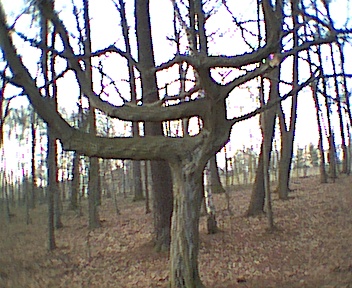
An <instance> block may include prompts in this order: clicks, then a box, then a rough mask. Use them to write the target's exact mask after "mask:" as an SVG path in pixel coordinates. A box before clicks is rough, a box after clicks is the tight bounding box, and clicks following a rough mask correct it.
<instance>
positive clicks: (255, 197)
mask: <svg viewBox="0 0 352 288" xmlns="http://www.w3.org/2000/svg"><path fill="white" fill-rule="evenodd" d="M258 3H259V2H258ZM259 9H260V5H259V4H258V14H259ZM262 9H263V13H264V19H265V22H266V23H267V24H266V25H265V33H266V35H267V38H268V39H275V40H273V41H275V46H274V47H273V50H272V52H273V53H279V52H280V51H281V49H282V47H281V46H282V45H281V39H280V38H278V37H277V36H276V35H280V33H281V29H282V28H281V27H282V26H281V25H282V23H283V3H282V1H276V3H275V6H274V7H272V6H271V4H270V3H269V2H266V1H265V2H263V4H262ZM269 19H271V20H269ZM258 23H259V21H258ZM258 25H259V24H258ZM258 37H260V28H258ZM272 55H274V54H272ZM268 59H269V58H268ZM278 64H280V62H279V63H278ZM272 68H273V69H272V71H270V72H269V73H267V74H266V76H267V78H268V79H269V82H270V91H269V96H268V102H267V103H268V105H270V106H272V107H271V108H270V109H269V110H268V111H266V112H265V121H264V122H263V123H261V127H262V134H263V141H262V144H261V148H260V154H259V160H258V168H257V173H256V177H255V180H254V185H253V188H252V195H251V202H250V204H249V207H248V210H247V213H246V214H247V216H256V215H259V214H261V213H263V212H264V204H265V181H267V180H265V169H266V167H269V164H270V158H271V150H272V143H273V138H274V132H275V130H274V128H275V121H276V114H277V109H276V106H277V104H276V105H272V103H274V104H275V103H278V102H279V99H280V98H279V97H280V92H279V91H280V90H279V84H280V79H279V78H280V65H275V67H272ZM259 85H260V88H259V89H260V93H259V94H263V93H264V92H263V91H262V90H263V89H264V87H263V86H264V82H263V79H262V80H261V81H260V84H259ZM264 104H265V103H264V96H263V98H262V101H261V105H262V106H263V105H264ZM264 133H265V135H264Z"/></svg>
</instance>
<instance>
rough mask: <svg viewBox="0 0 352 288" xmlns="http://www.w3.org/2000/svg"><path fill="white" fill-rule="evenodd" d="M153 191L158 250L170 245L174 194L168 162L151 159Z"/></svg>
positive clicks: (156, 245)
mask: <svg viewBox="0 0 352 288" xmlns="http://www.w3.org/2000/svg"><path fill="white" fill-rule="evenodd" d="M150 166H151V178H152V187H153V189H152V191H153V218H154V243H155V250H156V251H167V250H168V249H169V247H170V238H171V236H170V229H171V216H172V207H173V206H172V205H173V195H172V186H171V173H170V168H169V165H168V163H167V162H165V161H151V162H150Z"/></svg>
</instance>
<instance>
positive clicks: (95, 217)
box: [88, 157, 100, 229]
mask: <svg viewBox="0 0 352 288" xmlns="http://www.w3.org/2000/svg"><path fill="white" fill-rule="evenodd" d="M89 161H90V164H89V180H88V191H89V192H88V218H89V220H88V222H89V229H94V228H98V227H100V219H99V213H98V206H99V199H98V195H97V194H98V193H99V185H98V177H99V162H98V161H99V159H98V158H97V157H91V158H89Z"/></svg>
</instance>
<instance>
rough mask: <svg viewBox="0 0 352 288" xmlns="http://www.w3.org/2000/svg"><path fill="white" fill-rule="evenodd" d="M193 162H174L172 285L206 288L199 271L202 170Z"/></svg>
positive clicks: (171, 251)
mask: <svg viewBox="0 0 352 288" xmlns="http://www.w3.org/2000/svg"><path fill="white" fill-rule="evenodd" d="M191 164H193V163H191V162H188V163H170V167H171V174H172V181H173V191H174V208H173V210H174V212H173V216H172V224H171V247H170V261H171V263H170V264H171V267H170V287H171V288H176V287H177V288H181V287H184V288H186V287H187V288H198V287H204V286H203V284H202V282H201V280H200V277H199V271H198V251H199V228H198V227H199V216H200V207H201V202H202V169H197V168H195V166H194V165H191Z"/></svg>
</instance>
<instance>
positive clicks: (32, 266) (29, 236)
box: [0, 176, 352, 288]
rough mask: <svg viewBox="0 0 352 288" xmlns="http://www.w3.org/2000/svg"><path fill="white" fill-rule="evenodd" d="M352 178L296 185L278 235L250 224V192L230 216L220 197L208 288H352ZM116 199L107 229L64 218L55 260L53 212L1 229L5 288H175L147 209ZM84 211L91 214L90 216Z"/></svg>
mask: <svg viewBox="0 0 352 288" xmlns="http://www.w3.org/2000/svg"><path fill="white" fill-rule="evenodd" d="M351 184H352V177H351V176H340V177H339V179H337V181H336V183H329V184H319V179H318V177H309V178H295V179H293V181H292V183H291V188H292V189H294V190H293V192H292V193H291V194H290V196H291V197H292V198H291V199H290V200H288V201H279V200H277V195H275V194H274V195H273V211H274V217H275V225H276V227H277V231H275V232H274V233H268V232H267V231H266V226H267V222H266V218H265V217H261V218H246V217H244V216H243V215H244V214H245V211H246V208H247V207H248V203H249V199H250V189H249V188H250V187H247V188H246V187H232V188H230V189H229V190H230V204H231V210H232V212H233V215H230V213H229V211H228V210H227V206H226V197H225V196H224V195H215V196H214V202H215V205H216V208H217V220H218V225H219V228H220V232H219V233H217V234H215V235H208V234H207V233H206V221H205V218H204V217H203V218H202V219H201V225H200V233H201V244H200V247H201V248H200V255H199V263H200V271H201V278H202V280H203V282H204V283H205V284H206V286H207V287H208V288H227V287H228V288H229V287H251V288H254V287H258V288H264V287H273V288H274V287H280V288H281V287H283V288H285V287H287V288H291V287H292V288H293V287H312V288H314V287H321V288H333V287H335V288H347V287H352V209H351V207H352V185H351ZM118 202H119V208H120V210H121V212H122V213H121V215H117V214H116V212H115V209H114V204H113V201H112V200H111V199H104V201H103V205H102V207H101V209H100V213H101V218H102V220H103V221H102V228H99V229H96V230H94V231H92V232H90V233H89V232H88V230H87V213H84V214H83V216H81V217H80V216H77V215H76V214H75V213H74V212H72V211H67V209H64V215H63V223H64V228H63V229H61V230H59V231H57V232H56V242H57V245H58V249H57V250H56V251H54V252H52V253H49V252H47V250H46V237H47V232H46V231H47V229H46V226H47V222H46V216H45V213H46V207H45V205H42V206H39V208H36V209H35V210H33V211H31V218H32V224H30V225H26V224H25V217H24V211H23V210H24V209H23V208H21V209H20V210H19V209H15V210H13V212H14V214H15V216H14V217H13V218H12V219H11V220H12V223H11V224H10V225H9V224H6V223H5V222H4V217H3V216H2V217H1V219H0V287H3V288H7V287H9V288H17V287H18V288H24V287H35V288H40V287H69V288H75V287H89V288H94V287H103V288H104V287H143V288H145V287H167V280H168V254H167V253H155V252H154V251H153V248H152V245H151V239H152V234H151V233H152V216H151V214H148V215H146V214H145V207H144V203H143V202H137V203H133V202H132V201H131V199H128V198H127V199H124V198H122V196H121V197H119V198H118ZM84 209H86V208H85V207H84Z"/></svg>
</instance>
